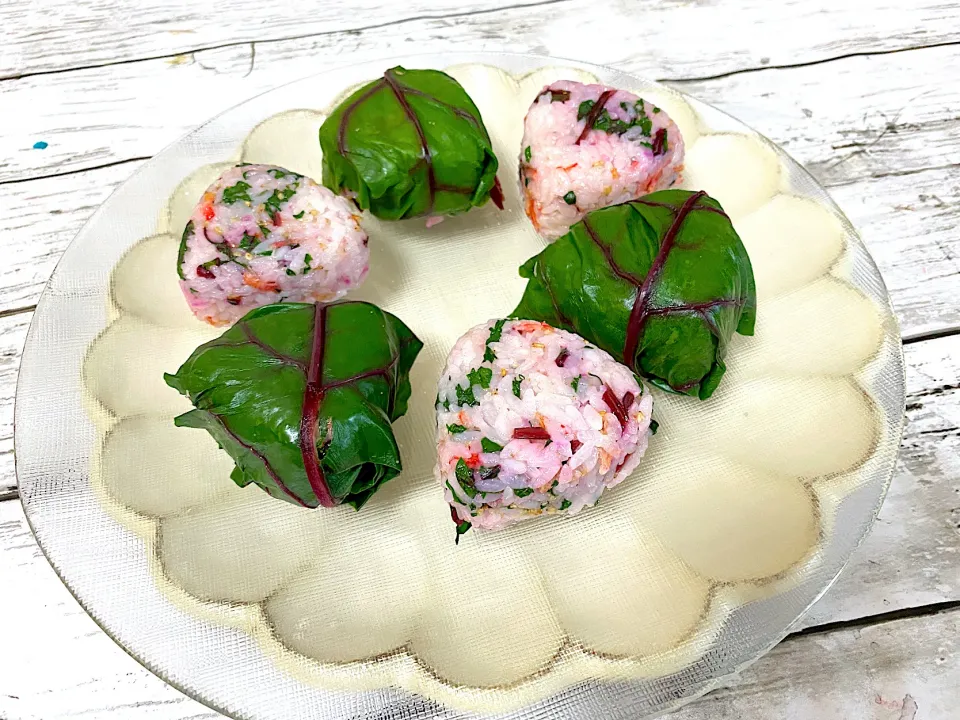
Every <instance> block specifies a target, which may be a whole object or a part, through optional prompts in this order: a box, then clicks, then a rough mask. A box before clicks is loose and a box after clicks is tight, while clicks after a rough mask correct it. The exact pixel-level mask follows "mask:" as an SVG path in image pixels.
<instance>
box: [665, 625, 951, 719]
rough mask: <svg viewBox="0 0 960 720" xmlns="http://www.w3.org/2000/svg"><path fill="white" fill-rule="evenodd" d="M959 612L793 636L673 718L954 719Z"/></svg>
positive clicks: (672, 716)
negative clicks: (732, 681) (727, 686)
mask: <svg viewBox="0 0 960 720" xmlns="http://www.w3.org/2000/svg"><path fill="white" fill-rule="evenodd" d="M958 635H960V610H954V611H952V612H945V613H942V614H939V615H932V616H927V617H917V618H909V619H904V620H896V621H892V622H885V623H880V624H877V625H872V626H869V627H863V628H853V629H844V630H838V631H835V632H830V633H824V634H814V635H807V636H794V637H792V638H789V639H788V640H786V641H785V642H783V643H781V644H780V645H778V646H777V647H776V648H774V649H773V651H772V652H770V654H769V655H767V656H765V657H764V658H763V659H761V660H760V661H759V662H757V663H756V665H754V666H753V667H751V668H749V669H748V670H746V671H745V672H743V673H742V674H741V677H740V679H739V681H738V682H736V683H735V684H733V685H732V686H731V687H730V688H727V689H723V690H718V691H716V692H714V693H712V694H710V695H707V696H706V697H704V698H702V699H701V700H700V701H698V702H696V703H694V704H692V705H690V706H688V707H686V708H683V709H681V710H680V711H678V712H676V713H675V714H671V715H670V716H669V718H670V720H727V719H729V720H770V719H772V718H783V719H784V720H950V719H951V718H956V717H957V688H958V687H960V643H958V641H957V637H958Z"/></svg>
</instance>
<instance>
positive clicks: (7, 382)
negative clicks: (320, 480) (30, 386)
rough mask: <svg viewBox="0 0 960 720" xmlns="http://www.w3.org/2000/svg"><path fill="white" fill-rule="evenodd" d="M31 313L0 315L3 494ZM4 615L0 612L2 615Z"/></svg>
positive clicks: (13, 480) (9, 478)
mask: <svg viewBox="0 0 960 720" xmlns="http://www.w3.org/2000/svg"><path fill="white" fill-rule="evenodd" d="M32 317H33V313H30V312H26V313H20V314H18V315H12V316H7V317H0V498H2V497H4V496H5V495H7V494H9V492H10V491H11V490H13V489H14V488H16V485H17V476H16V472H15V471H14V467H13V400H14V395H15V394H16V391H17V373H18V371H19V370H20V354H21V352H23V343H24V341H25V340H26V339H27V328H28V327H29V326H30V319H31V318H32ZM2 549H3V542H2V541H0V550H2ZM0 577H3V576H2V574H0ZM0 587H2V585H0ZM0 594H2V591H0ZM2 617H3V616H2V615H0V618H2ZM0 647H2V644H0ZM0 654H2V651H0ZM2 717H3V715H0V718H2Z"/></svg>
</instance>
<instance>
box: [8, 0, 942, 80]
mask: <svg viewBox="0 0 960 720" xmlns="http://www.w3.org/2000/svg"><path fill="white" fill-rule="evenodd" d="M478 12H480V13H484V14H477V13H478ZM0 20H2V21H3V24H4V27H5V30H6V36H5V43H4V47H3V48H2V53H3V54H2V55H0V77H3V76H11V75H18V74H25V73H35V72H50V71H53V70H63V69H67V68H75V67H78V66H90V65H103V64H106V63H111V62H116V61H118V60H123V61H129V60H133V59H142V58H148V57H158V56H169V55H175V54H178V53H186V52H189V51H192V50H195V49H202V48H210V47H213V46H220V45H223V44H227V43H232V44H243V43H249V42H253V41H257V42H260V43H263V42H266V43H275V42H279V41H282V39H284V38H303V37H307V36H313V38H314V39H316V40H317V41H319V42H323V40H322V38H324V37H327V36H331V35H346V36H348V37H352V38H353V40H354V42H355V43H356V44H357V45H363V44H366V45H370V44H376V43H383V42H384V41H385V40H389V39H391V38H393V39H396V40H399V41H400V42H403V43H406V44H407V45H408V46H420V45H421V44H422V43H424V42H425V41H430V40H435V39H437V38H440V37H444V36H446V37H448V38H451V39H453V40H456V41H458V44H461V46H464V47H475V46H476V44H477V42H483V41H491V40H493V41H496V42H497V43H498V44H499V45H500V47H501V49H504V50H510V51H516V50H518V49H519V48H523V47H533V48H535V49H537V50H539V51H542V52H546V53H549V54H553V55H555V56H557V57H579V58H581V59H585V60H586V59H590V60H593V61H596V62H600V63H622V62H625V61H626V62H631V63H633V64H634V65H636V66H646V67H648V68H651V69H654V68H656V69H657V72H658V73H662V74H665V75H668V76H671V77H693V76H698V77H702V76H705V75H715V74H718V73H724V72H730V71H734V70H741V69H744V68H756V67H762V66H764V65H792V64H797V63H809V62H814V61H817V60H823V59H825V58H831V57H838V56H841V55H846V54H850V53H859V52H876V51H890V50H896V49H902V48H907V47H917V46H923V45H931V44H939V43H945V42H956V40H957V37H956V28H957V27H958V25H960V7H958V6H957V5H956V3H944V2H942V0H940V1H938V0H913V2H911V3H909V4H905V3H904V2H903V0H874V1H873V2H868V1H867V0H847V1H846V2H842V3H837V2H826V1H824V0H815V1H811V0H781V2H778V3H770V2H767V0H738V1H737V2H725V3H713V2H711V3H704V2H656V3H642V4H639V3H628V2H609V3H596V2H592V1H591V0H539V1H538V0H534V1H533V2H531V0H520V1H514V2H511V3H509V4H508V5H506V6H504V4H503V3H495V2H492V1H491V0H469V1H467V2H462V1H461V0H414V1H413V2H409V3H386V4H385V3H382V2H381V1H380V0H303V1H302V2H300V3H298V4H297V6H296V10H295V11H293V12H278V11H277V6H276V5H271V4H269V3H267V4H257V3H248V2H243V1H242V0H223V1H222V2H218V3H212V4H211V3H195V2H190V0H146V1H144V2H136V0H113V1H112V2H108V1H106V0H96V1H94V2H84V3H76V2H71V0H46V2H43V3H37V2H32V0H8V1H7V2H6V3H4V5H3V6H2V7H0ZM401 20H404V21H405V22H402V23H399V21H401ZM398 23H399V24H398ZM625 28H628V29H630V28H635V29H634V30H633V31H632V32H631V31H629V30H628V31H624V29H625ZM718 28H723V31H722V32H718V30H717V29H718ZM665 49H669V52H664V50H665ZM389 52H390V48H383V49H382V51H381V52H380V54H381V55H387V54H389Z"/></svg>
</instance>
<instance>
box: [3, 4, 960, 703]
mask: <svg viewBox="0 0 960 720" xmlns="http://www.w3.org/2000/svg"><path fill="white" fill-rule="evenodd" d="M291 7H292V6H291ZM296 8H297V11H296V12H294V11H292V10H288V9H287V8H286V6H284V4H283V3H262V4H258V3H254V2H249V0H243V1H241V0H220V1H219V2H216V3H198V2H192V1H190V0H142V1H141V2H135V0H112V1H110V2H107V1H106V0H79V1H78V0H43V1H42V2H41V1H40V0H4V2H3V3H2V4H0V27H2V28H3V29H2V39H0V209H2V212H0V238H2V243H3V248H4V251H5V252H4V253H3V262H2V264H0V500H2V501H3V502H0V619H2V625H0V718H2V719H3V720H26V719H27V718H29V719H31V720H34V719H42V720H58V719H60V718H68V717H69V718H75V717H80V718H106V719H109V720H113V719H116V720H140V719H141V718H143V719H146V718H150V719H151V720H154V719H156V720H174V719H176V720H186V719H187V718H219V717H221V716H220V715H218V714H217V713H214V712H212V711H210V710H208V709H206V708H205V707H204V706H202V705H200V704H199V703H197V702H194V701H192V700H190V699H188V698H186V697H185V696H183V695H181V694H180V693H179V692H177V691H176V690H174V689H172V688H171V687H169V686H167V685H165V684H164V683H163V682H162V681H161V680H159V679H157V678H156V677H154V676H153V675H151V674H150V673H149V672H147V671H146V670H144V669H143V668H141V667H140V666H139V665H138V664H137V663H136V662H135V661H134V660H132V659H131V658H129V657H128V656H127V655H125V654H124V652H123V651H122V650H120V648H118V647H117V646H116V645H114V644H113V642H112V641H111V640H109V639H108V638H107V636H106V635H104V633H103V632H101V631H100V630H99V629H98V628H97V626H96V625H95V624H94V623H93V621H92V620H90V618H88V617H87V616H86V615H85V614H84V612H83V611H82V610H81V609H80V607H79V606H78V605H77V603H76V602H75V601H74V600H73V598H72V597H71V596H70V595H69V593H68V592H67V591H66V590H65V589H64V587H63V586H62V585H61V584H60V582H59V580H58V579H57V578H56V576H55V575H54V573H53V571H52V570H51V569H50V567H49V566H48V565H47V563H46V561H45V560H44V559H43V557H42V555H41V553H40V551H39V549H38V548H37V545H36V543H35V542H34V540H33V537H32V536H31V534H30V532H29V530H28V528H27V525H26V522H25V521H24V518H23V513H22V511H21V509H20V504H19V502H17V488H16V477H15V476H14V470H13V450H12V448H13V441H12V434H13V427H12V424H13V422H12V421H13V397H14V390H15V385H16V378H17V368H18V363H19V360H20V351H21V347H22V345H23V341H24V337H25V334H26V331H27V327H28V325H29V323H30V318H31V315H32V311H33V309H34V307H35V303H36V302H37V298H38V297H39V295H40V292H41V290H42V289H43V286H44V283H45V282H46V280H47V278H48V276H49V275H50V273H51V271H52V270H53V267H54V265H55V264H56V262H57V259H58V258H59V257H60V254H61V252H62V251H63V249H64V248H65V247H66V246H67V244H68V243H69V242H70V240H71V239H72V238H73V236H74V235H75V234H76V232H77V231H78V230H79V229H80V227H81V225H83V223H84V222H86V220H87V219H88V218H89V217H90V215H91V214H92V213H93V211H94V210H95V209H96V208H97V206H98V205H99V204H100V203H101V202H102V201H103V200H104V199H105V198H106V197H107V195H109V194H110V192H111V191H112V190H113V189H114V188H116V187H117V185H118V184H120V183H121V182H123V181H124V180H125V179H126V178H127V177H129V176H130V174H131V173H133V172H134V171H135V170H136V169H137V168H138V167H139V166H140V165H141V164H142V163H143V162H144V161H145V160H147V159H148V158H150V157H151V156H152V155H153V154H154V153H156V152H157V151H158V150H160V149H161V148H162V147H164V146H165V145H167V144H168V143H170V142H172V141H173V140H174V139H176V138H177V137H178V136H180V135H182V134H184V133H185V132H187V131H188V130H190V129H192V128H193V127H195V126H196V125H197V124H198V123H200V122H202V121H204V120H206V119H207V118H209V117H211V116H212V115H214V114H216V113H218V112H220V111H221V110H223V109H225V108H227V107H229V106H231V105H233V104H235V103H237V102H239V101H241V100H243V99H246V98H247V97H250V96H252V95H254V94H256V93H258V92H261V91H263V90H266V89H268V88H271V87H273V86H275V85H277V84H280V83H282V82H285V81H287V80H290V79H294V78H297V77H300V76H302V75H305V74H308V73H309V72H311V71H314V70H316V69H319V68H320V67H321V66H322V64H323V63H325V62H329V63H339V62H343V61H344V60H346V59H347V58H353V57H355V56H357V57H359V56H364V57H374V56H388V55H390V54H398V53H409V52H418V51H424V52H427V51H437V50H444V49H459V50H463V49H471V50H474V49H500V50H512V51H531V52H538V53H546V54H550V55H554V56H557V57H572V58H576V59H580V60H587V61H591V62H596V63H601V64H607V65H613V66H616V67H620V68H623V69H626V70H630V71H633V72H635V73H637V74H641V75H645V76H648V77H654V78H659V79H662V80H665V81H667V82H669V83H670V84H672V85H675V86H676V87H679V88H681V89H683V90H686V91H688V92H690V93H693V94H694V95H696V96H698V97H700V98H702V99H704V100H706V101H708V102H713V103H716V104H717V105H719V106H720V107H723V108H725V109H727V110H728V111H730V112H732V113H733V114H735V115H736V116H738V117H739V118H741V119H743V120H744V121H746V122H748V123H750V124H752V125H753V126H754V127H756V128H757V129H759V130H760V131H761V132H763V133H765V134H766V135H768V136H769V137H771V138H772V139H773V140H775V141H777V142H779V143H780V144H781V145H782V146H783V147H784V148H786V149H787V150H788V151H789V152H790V153H792V154H793V156H794V157H796V158H797V159H798V160H800V161H801V162H802V163H804V164H805V165H806V166H807V167H808V168H809V169H810V170H811V171H812V172H813V173H814V174H815V175H816V176H817V177H818V178H819V179H820V181H821V182H823V183H824V184H825V185H826V186H827V187H828V188H830V190H831V192H832V193H833V196H834V197H835V198H836V200H837V201H838V202H839V204H840V205H841V206H842V207H843V209H844V210H845V211H846V213H847V214H848V215H849V217H850V219H851V220H852V221H853V222H854V224H855V225H856V226H857V227H858V228H859V229H860V230H861V232H862V234H863V237H864V240H865V241H866V243H867V245H868V246H869V248H870V250H871V252H872V253H873V256H874V258H875V259H876V261H877V263H878V264H879V265H880V269H881V270H882V272H883V275H884V277H885V279H886V282H887V285H888V287H889V289H890V293H891V295H892V297H893V301H894V304H895V305H896V309H897V314H898V316H899V318H900V323H901V329H902V333H903V339H904V343H905V346H906V358H907V364H908V368H907V389H908V398H907V413H908V415H909V424H908V426H907V431H906V436H905V438H904V441H903V450H902V454H901V459H900V464H899V466H898V469H897V474H896V477H895V479H894V482H893V486H892V488H891V490H890V494H889V496H888V497H887V501H886V504H885V505H884V507H883V511H882V513H881V515H880V519H879V521H878V523H877V525H876V527H875V529H874V530H873V533H872V535H871V536H870V537H869V539H868V540H867V541H866V542H865V543H864V545H863V546H862V547H861V548H860V550H859V551H858V552H857V553H856V555H855V556H854V559H853V560H852V562H851V563H850V566H849V567H848V569H847V570H846V572H845V573H844V574H843V576H842V577H841V579H840V580H839V582H838V583H837V584H836V586H835V587H834V588H833V589H832V590H831V591H830V592H829V593H828V594H827V596H826V597H825V598H824V599H823V600H822V601H821V602H819V603H818V604H817V605H816V606H815V607H814V609H813V610H812V611H811V613H810V614H809V616H808V617H807V618H806V619H805V620H804V621H803V625H802V630H800V631H799V632H797V633H795V634H794V635H792V636H790V637H789V638H788V639H787V640H785V641H784V642H783V643H781V644H780V645H779V646H778V647H777V648H776V649H775V650H774V651H773V652H771V653H770V654H769V655H768V656H767V657H766V658H764V659H763V660H761V661H760V662H759V663H757V664H756V665H755V666H754V667H753V668H751V669H750V670H748V671H746V672H744V673H743V674H742V676H740V677H739V678H737V679H735V680H734V681H732V682H731V683H730V686H729V687H728V688H726V689H723V690H719V691H717V692H715V693H713V694H711V695H709V696H708V697H706V698H704V699H703V700H701V701H699V702H697V703H695V704H693V705H691V706H689V707H688V708H686V709H684V710H682V711H680V712H678V713H677V714H676V715H675V717H677V718H683V720H693V719H695V718H696V719H703V720H706V719H707V718H751V719H752V718H778V719H779V718H789V719H790V720H799V719H803V720H807V719H809V720H814V719H816V720H831V719H837V720H839V719H841V718H843V719H844V720H859V719H860V718H864V719H871V720H874V719H875V720H914V719H916V720H947V719H950V718H958V717H960V640H958V637H960V384H958V376H960V232H958V225H960V210H958V209H957V208H958V203H960V81H958V78H960V3H958V2H946V1H945V0H899V2H898V1H897V0H873V1H872V2H861V1H859V0H843V1H841V2H837V0H781V1H780V2H776V3H773V2H769V1H768V0H737V1H731V0H728V1H727V2H723V3H721V2H716V1H715V2H708V1H706V0H659V1H656V0H634V1H631V2H622V1H611V2H606V3H598V2H595V0H539V1H537V0H515V2H514V3H513V4H511V5H509V6H505V7H501V6H500V4H499V3H496V2H493V0H434V1H433V2H429V1H428V0H412V2H411V3H410V4H408V5H405V4H403V3H388V2H383V0H326V1H323V0H302V2H300V3H298V4H297V5H296ZM198 98H203V101H198V100H197V99H198ZM44 143H45V144H46V145H45V146H44Z"/></svg>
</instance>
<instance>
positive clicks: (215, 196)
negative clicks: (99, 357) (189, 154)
mask: <svg viewBox="0 0 960 720" xmlns="http://www.w3.org/2000/svg"><path fill="white" fill-rule="evenodd" d="M369 261H370V250H369V248H368V247H367V235H366V233H365V232H364V231H363V230H362V229H361V227H360V216H359V215H357V214H355V213H354V211H353V208H352V206H351V205H350V204H349V203H348V202H347V201H346V200H344V199H343V198H341V197H337V196H336V195H334V194H333V193H332V192H331V191H330V190H328V189H327V188H325V187H323V186H321V185H318V184H317V183H315V182H314V181H313V180H311V179H310V178H308V177H304V176H303V175H298V174H297V173H294V172H291V171H289V170H285V169H284V168H281V167H276V166H273V165H248V164H242V165H238V166H236V167H234V168H231V169H230V170H227V171H226V172H225V173H224V174H223V175H221V176H220V177H219V178H218V179H217V181H216V182H214V183H213V185H211V186H210V187H209V188H207V191H206V192H205V193H204V194H203V197H202V198H201V199H200V202H199V203H198V204H197V207H196V209H195V210H194V211H193V215H191V217H190V222H188V223H187V227H186V229H185V230H184V233H183V239H182V241H181V244H180V260H179V263H178V268H177V269H178V271H179V273H180V287H181V288H182V289H183V294H184V296H185V297H186V299H187V303H188V304H189V305H190V309H191V310H193V313H194V314H195V315H196V316H197V317H198V318H200V319H201V320H205V321H206V322H208V323H210V324H211V325H229V324H232V323H234V322H236V321H237V320H239V319H240V318H241V317H243V316H244V315H246V314H247V312H248V311H250V310H252V309H253V308H256V307H260V306H262V305H268V304H271V303H277V302H313V301H320V302H330V301H333V300H337V299H338V298H340V297H343V295H344V294H345V293H347V292H348V291H349V290H352V289H354V288H356V287H357V286H358V285H360V283H361V282H363V279H364V278H365V277H366V275H367V271H368V269H369Z"/></svg>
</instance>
